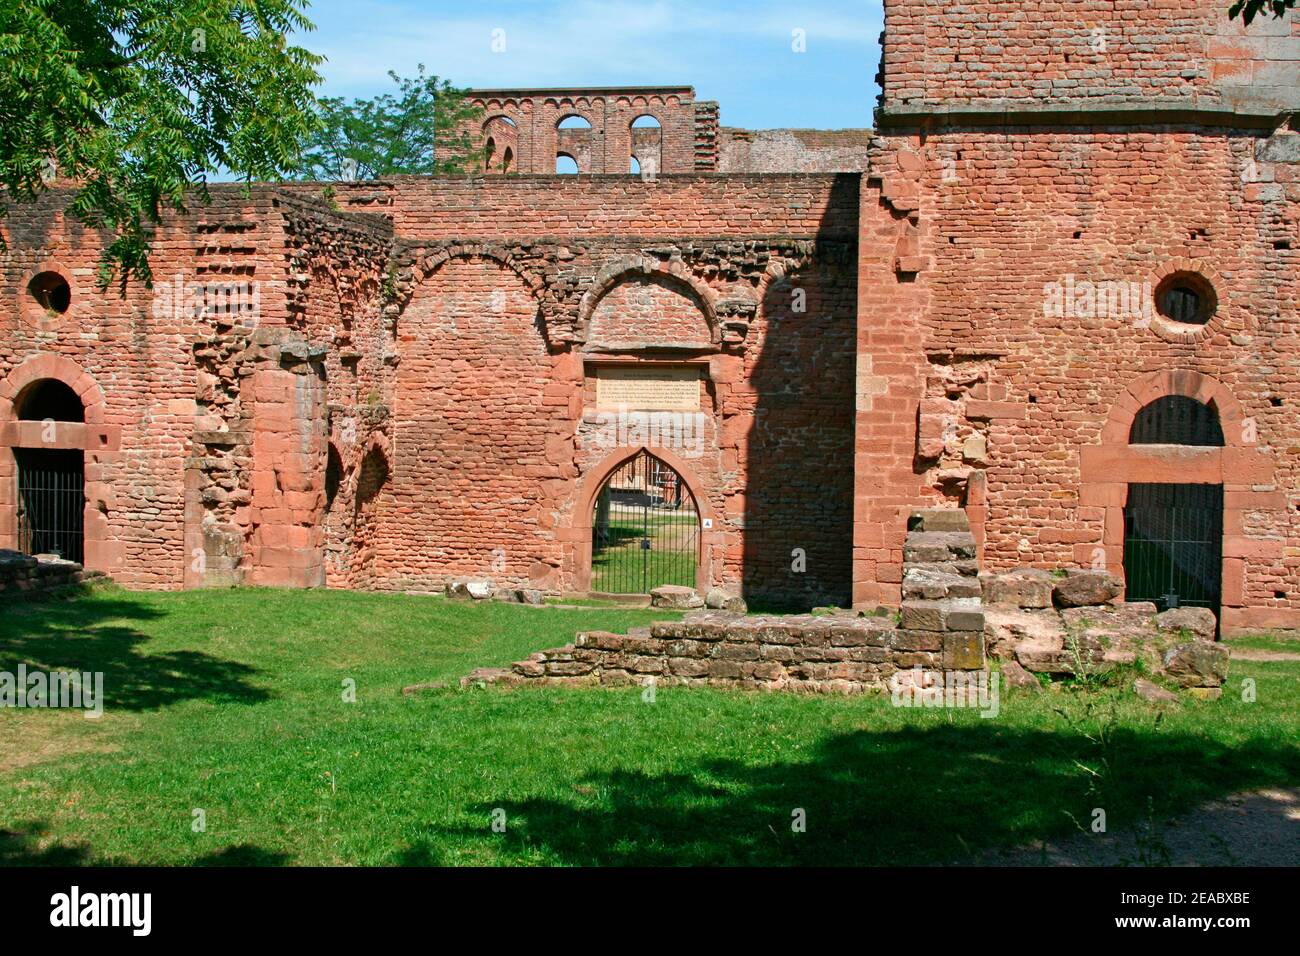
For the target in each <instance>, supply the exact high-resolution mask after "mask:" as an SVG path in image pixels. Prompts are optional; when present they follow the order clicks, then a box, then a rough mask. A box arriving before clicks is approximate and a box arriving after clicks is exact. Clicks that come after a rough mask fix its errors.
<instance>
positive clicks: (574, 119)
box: [555, 113, 591, 129]
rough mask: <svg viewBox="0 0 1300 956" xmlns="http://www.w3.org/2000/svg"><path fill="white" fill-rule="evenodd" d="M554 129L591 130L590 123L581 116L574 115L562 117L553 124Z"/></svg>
mask: <svg viewBox="0 0 1300 956" xmlns="http://www.w3.org/2000/svg"><path fill="white" fill-rule="evenodd" d="M555 128H556V129H591V122H590V121H589V120H588V119H587V118H586V117H583V116H578V115H577V114H576V113H573V114H570V115H569V116H566V117H564V118H563V119H561V120H560V121H559V122H558V123H556V124H555Z"/></svg>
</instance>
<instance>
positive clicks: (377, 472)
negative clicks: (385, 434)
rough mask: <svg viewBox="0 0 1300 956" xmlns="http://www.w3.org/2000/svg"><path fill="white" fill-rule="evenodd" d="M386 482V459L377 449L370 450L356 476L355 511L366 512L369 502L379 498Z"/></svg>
mask: <svg viewBox="0 0 1300 956" xmlns="http://www.w3.org/2000/svg"><path fill="white" fill-rule="evenodd" d="M387 480H388V458H387V456H386V455H384V453H383V452H382V451H380V450H379V449H378V448H372V449H371V450H370V451H369V452H367V453H366V457H365V458H363V459H362V461H361V471H360V472H359V473H358V474H357V510H358V511H364V510H367V509H368V507H369V505H370V504H371V502H373V501H374V500H375V498H376V497H378V496H379V491H380V489H381V488H383V486H384V482H386V481H387Z"/></svg>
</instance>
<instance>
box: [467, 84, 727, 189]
mask: <svg viewBox="0 0 1300 956" xmlns="http://www.w3.org/2000/svg"><path fill="white" fill-rule="evenodd" d="M469 100H470V103H471V104H472V105H474V106H477V107H479V108H480V109H481V110H482V111H483V112H482V115H481V116H480V117H479V119H478V120H477V124H478V129H476V130H472V131H471V132H473V133H475V134H476V135H477V136H478V137H479V139H480V142H481V143H482V145H483V148H484V153H485V156H486V171H487V172H489V173H511V172H517V173H531V174H548V173H576V174H591V173H597V174H602V173H608V174H619V173H632V172H637V173H641V174H643V175H644V174H648V173H650V172H652V171H657V172H663V173H694V172H704V171H711V170H713V169H715V168H716V166H717V154H716V150H715V149H713V148H712V144H713V142H714V139H715V138H716V134H717V116H718V112H717V104H716V103H700V102H697V101H696V99H695V91H694V90H693V89H692V88H691V87H689V86H671V87H670V86H662V87H660V86H654V87H594V88H584V89H531V90H471V91H470V96H469ZM710 124H711V125H710ZM701 143H703V144H704V146H703V147H701V145H700V144H701Z"/></svg>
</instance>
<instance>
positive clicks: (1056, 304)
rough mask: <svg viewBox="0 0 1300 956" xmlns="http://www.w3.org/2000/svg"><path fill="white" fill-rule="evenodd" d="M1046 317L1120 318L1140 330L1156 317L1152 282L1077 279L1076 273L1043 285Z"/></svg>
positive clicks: (1044, 313)
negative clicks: (1130, 322)
mask: <svg viewBox="0 0 1300 956" xmlns="http://www.w3.org/2000/svg"><path fill="white" fill-rule="evenodd" d="M1043 315H1044V316H1045V317H1046V318H1049V319H1062V318H1073V319H1093V318H1096V319H1119V320H1121V321H1125V322H1127V321H1130V320H1131V321H1132V322H1133V323H1134V324H1135V325H1137V326H1138V327H1140V328H1145V327H1146V326H1148V325H1150V324H1151V320H1152V319H1154V318H1155V316H1156V311H1155V296H1154V295H1153V294H1152V291H1151V283H1150V282H1127V281H1125V280H1123V279H1098V280H1096V281H1093V280H1091V279H1076V278H1075V276H1074V274H1073V273H1069V274H1067V275H1065V276H1063V277H1062V278H1061V281H1060V282H1048V283H1046V284H1045V285H1044V286H1043Z"/></svg>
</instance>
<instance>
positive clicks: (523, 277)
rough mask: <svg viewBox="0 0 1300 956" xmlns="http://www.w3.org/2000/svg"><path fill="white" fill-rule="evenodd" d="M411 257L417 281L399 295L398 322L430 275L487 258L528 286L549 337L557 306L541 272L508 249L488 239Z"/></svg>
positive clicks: (545, 335) (445, 247) (542, 328)
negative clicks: (530, 266)
mask: <svg viewBox="0 0 1300 956" xmlns="http://www.w3.org/2000/svg"><path fill="white" fill-rule="evenodd" d="M415 258H416V261H415V264H414V269H413V271H414V272H415V274H416V278H417V281H416V282H415V283H413V284H412V286H411V288H410V289H409V290H407V292H406V295H405V296H404V297H403V299H402V302H401V306H402V312H401V314H402V316H403V318H399V319H398V320H397V321H398V325H399V326H401V325H402V324H403V322H404V321H405V315H406V310H407V309H408V308H409V307H410V304H411V301H412V299H413V298H414V297H415V295H416V293H417V292H418V291H419V290H420V288H421V287H422V286H423V285H424V284H426V283H427V282H428V281H430V280H431V279H433V278H434V277H435V276H436V274H437V273H438V272H439V271H440V270H442V269H445V268H446V267H447V266H448V265H450V264H452V263H455V262H459V261H462V260H474V259H487V260H491V261H492V262H494V263H496V264H497V265H498V266H500V267H501V268H502V269H504V270H506V271H509V272H511V273H513V274H514V275H515V276H516V277H517V278H518V279H519V281H520V282H522V283H523V284H524V285H525V286H526V287H527V288H528V290H529V292H530V293H531V294H532V295H533V297H534V298H535V299H536V300H537V304H538V310H539V314H540V320H539V321H540V329H541V332H542V335H543V337H544V338H545V340H546V341H547V343H548V344H549V343H550V342H551V341H552V336H551V320H552V319H553V318H554V317H555V316H557V315H558V314H560V313H561V311H562V309H561V306H560V305H559V304H558V303H557V302H556V301H555V298H554V296H553V295H551V293H550V291H549V290H548V289H547V288H546V284H545V282H543V281H542V278H541V276H539V275H538V274H537V273H536V272H534V271H533V270H532V269H530V268H528V267H527V266H526V265H525V264H523V263H521V262H520V261H519V260H518V259H516V258H515V257H514V256H512V255H510V253H508V252H506V251H504V250H503V249H501V248H500V247H498V246H495V245H492V244H490V243H452V244H450V245H446V246H439V247H437V248H435V249H429V250H425V251H424V252H422V253H417V255H416V257H415Z"/></svg>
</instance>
